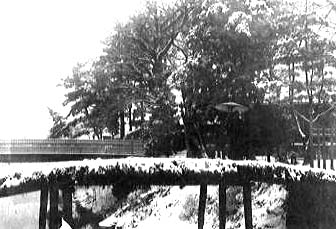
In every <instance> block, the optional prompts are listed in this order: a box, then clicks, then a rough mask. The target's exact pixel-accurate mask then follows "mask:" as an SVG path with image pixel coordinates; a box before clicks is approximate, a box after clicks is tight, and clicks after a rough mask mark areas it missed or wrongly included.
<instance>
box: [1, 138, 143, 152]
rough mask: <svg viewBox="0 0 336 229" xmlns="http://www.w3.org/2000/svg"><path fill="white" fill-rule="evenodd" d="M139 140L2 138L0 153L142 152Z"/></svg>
mask: <svg viewBox="0 0 336 229" xmlns="http://www.w3.org/2000/svg"><path fill="white" fill-rule="evenodd" d="M142 153H143V143H142V142H141V141H138V140H118V139H114V140H104V141H101V140H77V139H45V140H36V139H16V140H0V154H71V155H76V154H130V155H132V154H135V155H136V154H138V155H140V154H142Z"/></svg>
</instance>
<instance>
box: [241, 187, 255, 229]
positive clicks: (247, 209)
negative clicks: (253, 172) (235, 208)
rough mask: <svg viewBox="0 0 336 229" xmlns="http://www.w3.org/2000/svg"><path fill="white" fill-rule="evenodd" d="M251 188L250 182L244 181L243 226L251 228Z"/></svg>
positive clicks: (247, 228)
mask: <svg viewBox="0 0 336 229" xmlns="http://www.w3.org/2000/svg"><path fill="white" fill-rule="evenodd" d="M251 192H252V190H251V183H250V182H246V183H245V184H244V185H243V202H244V218H245V228H246V229H253V224H252V193H251Z"/></svg>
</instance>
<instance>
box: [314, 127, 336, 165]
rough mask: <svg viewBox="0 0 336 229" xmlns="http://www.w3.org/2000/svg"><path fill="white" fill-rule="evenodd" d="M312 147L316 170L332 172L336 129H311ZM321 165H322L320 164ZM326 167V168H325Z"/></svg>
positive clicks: (335, 151)
mask: <svg viewBox="0 0 336 229" xmlns="http://www.w3.org/2000/svg"><path fill="white" fill-rule="evenodd" d="M312 135H313V145H314V152H315V161H317V164H316V165H313V167H314V166H317V167H318V168H321V167H322V168H323V169H332V170H334V159H335V155H336V129H335V128H313V129H312ZM321 163H322V164H321ZM327 165H328V166H327Z"/></svg>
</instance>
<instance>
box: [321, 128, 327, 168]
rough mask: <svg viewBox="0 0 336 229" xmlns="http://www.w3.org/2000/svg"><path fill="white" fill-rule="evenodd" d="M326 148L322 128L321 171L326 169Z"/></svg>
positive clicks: (323, 129)
mask: <svg viewBox="0 0 336 229" xmlns="http://www.w3.org/2000/svg"><path fill="white" fill-rule="evenodd" d="M326 150H327V147H326V135H325V128H324V127H323V128H322V159H323V169H327V161H326V156H327V152H326Z"/></svg>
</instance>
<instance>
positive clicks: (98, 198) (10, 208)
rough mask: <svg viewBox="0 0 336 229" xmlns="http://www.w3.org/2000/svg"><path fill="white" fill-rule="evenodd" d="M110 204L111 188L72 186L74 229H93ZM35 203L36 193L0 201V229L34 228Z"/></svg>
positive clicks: (36, 209) (35, 218)
mask: <svg viewBox="0 0 336 229" xmlns="http://www.w3.org/2000/svg"><path fill="white" fill-rule="evenodd" d="M60 200H61V198H60ZM114 203H115V198H114V196H113V195H112V188H111V187H100V186H91V187H76V191H75V193H74V194H73V218H74V222H75V223H76V228H97V224H98V222H100V221H101V220H102V219H103V218H104V216H105V214H106V213H107V212H109V211H110V209H111V208H112V207H113V205H114ZM39 204H40V192H31V193H26V194H21V195H15V196H11V197H3V198H0V229H35V228H38V220H39V208H40V206H39ZM61 205H62V203H60V207H59V208H61ZM47 224H48V223H47ZM47 227H48V225H47Z"/></svg>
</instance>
